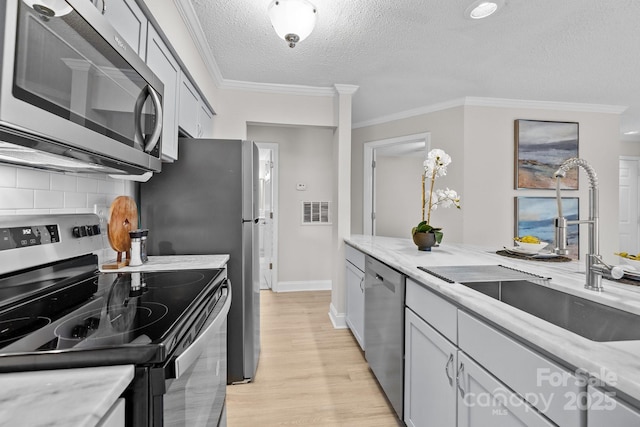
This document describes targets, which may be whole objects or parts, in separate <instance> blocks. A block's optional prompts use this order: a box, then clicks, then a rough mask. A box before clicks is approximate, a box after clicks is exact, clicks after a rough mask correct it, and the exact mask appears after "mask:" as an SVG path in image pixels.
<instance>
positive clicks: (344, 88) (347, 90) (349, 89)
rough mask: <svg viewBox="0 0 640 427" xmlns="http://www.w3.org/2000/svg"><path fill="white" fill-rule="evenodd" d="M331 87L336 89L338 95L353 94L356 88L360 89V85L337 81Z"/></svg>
mask: <svg viewBox="0 0 640 427" xmlns="http://www.w3.org/2000/svg"><path fill="white" fill-rule="evenodd" d="M333 87H334V88H335V89H336V92H338V94H340V95H353V94H354V93H356V91H357V90H358V89H360V86H356V85H345V84H339V83H336V84H334V85H333Z"/></svg>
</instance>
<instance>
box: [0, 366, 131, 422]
mask: <svg viewBox="0 0 640 427" xmlns="http://www.w3.org/2000/svg"><path fill="white" fill-rule="evenodd" d="M131 380H133V365H123V366H106V367H99V368H81V369H56V370H51V371H33V372H16V373H6V374H2V375H0V401H1V402H2V405H1V406H0V425H3V426H30V427H37V426H50V427H55V426H61V427H62V426H64V427H67V426H76V427H83V426H95V425H96V424H97V423H98V421H100V419H101V418H102V417H104V416H105V415H106V413H107V411H108V410H109V409H110V408H111V406H112V405H113V403H114V402H115V401H116V399H118V397H120V395H121V394H122V392H123V391H124V390H125V389H126V388H127V386H128V385H129V383H130V382H131Z"/></svg>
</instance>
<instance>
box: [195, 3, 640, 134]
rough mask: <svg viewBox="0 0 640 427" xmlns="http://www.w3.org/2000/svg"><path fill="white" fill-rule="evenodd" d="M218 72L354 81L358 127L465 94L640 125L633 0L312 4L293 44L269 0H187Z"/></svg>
mask: <svg viewBox="0 0 640 427" xmlns="http://www.w3.org/2000/svg"><path fill="white" fill-rule="evenodd" d="M191 1H192V4H193V7H194V10H195V11H196V13H197V15H198V17H199V19H200V21H201V26H202V28H203V30H204V32H205V37H206V39H207V41H208V43H209V46H210V48H211V52H212V54H213V57H214V58H215V60H216V62H217V65H218V67H219V69H220V73H221V75H222V77H223V78H224V79H225V80H236V81H247V82H257V83H269V84H288V85H305V86H319V87H331V86H333V84H335V83H341V84H353V85H357V86H359V87H360V89H359V90H358V92H356V94H355V95H354V98H353V121H354V122H355V123H362V122H367V121H371V120H375V119H378V118H381V117H385V116H388V115H392V114H396V113H401V112H404V111H407V110H412V109H416V108H422V107H428V106H430V105H434V104H439V103H442V102H447V101H451V100H454V99H459V98H463V97H491V98H507V99H521V100H536V101H554V102H569V103H586V104H605V105H619V106H627V107H629V108H628V109H627V110H626V111H625V113H623V115H622V124H621V132H625V131H628V130H640V25H639V23H640V1H639V0H561V1H558V0H535V1H532V0H506V1H505V5H504V7H503V8H502V9H500V10H499V11H498V12H497V13H496V14H495V15H493V16H491V17H489V18H487V19H484V20H477V21H476V20H471V19H468V18H465V16H464V10H465V9H466V8H467V7H468V6H469V4H470V3H471V2H472V0H400V1H397V0H396V1H390V0H367V1H362V0H360V1H356V0H341V1H338V0H312V2H313V3H314V4H315V6H316V7H317V10H318V22H317V25H316V28H315V30H314V31H313V33H312V34H311V35H310V36H309V38H308V39H306V40H304V41H302V42H300V43H299V44H298V45H297V46H296V47H295V48H293V49H291V48H289V47H288V46H287V44H286V43H285V42H284V41H283V40H281V39H279V38H278V37H277V35H276V34H275V32H274V30H273V29H272V28H271V23H270V22H269V18H268V16H267V6H268V5H269V3H270V0H233V1H229V0H225V1H222V0H191Z"/></svg>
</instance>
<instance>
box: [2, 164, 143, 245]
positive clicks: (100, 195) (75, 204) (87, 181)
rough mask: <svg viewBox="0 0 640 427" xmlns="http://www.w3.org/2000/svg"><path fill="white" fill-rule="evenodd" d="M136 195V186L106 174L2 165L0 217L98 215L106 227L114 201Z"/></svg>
mask: <svg viewBox="0 0 640 427" xmlns="http://www.w3.org/2000/svg"><path fill="white" fill-rule="evenodd" d="M134 194H135V183H133V182H129V181H123V180H116V179H112V178H109V177H108V176H107V175H87V174H63V173H57V172H46V171H40V170H37V169H24V168H16V167H14V166H11V165H4V164H3V165H0V215H24V214H57V213H96V214H98V215H99V216H100V218H101V222H104V223H105V224H106V220H107V216H108V215H109V207H110V206H111V202H112V201H113V199H115V198H116V197H117V196H120V195H129V196H133V195H134ZM107 246H108V244H107Z"/></svg>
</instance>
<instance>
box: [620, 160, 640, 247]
mask: <svg viewBox="0 0 640 427" xmlns="http://www.w3.org/2000/svg"><path fill="white" fill-rule="evenodd" d="M622 160H628V161H633V162H636V163H637V165H638V177H637V185H638V191H637V192H636V194H631V195H630V196H631V197H633V198H634V199H633V200H631V201H630V203H633V204H635V206H636V210H637V212H638V215H640V156H620V157H619V159H618V165H619V164H620V162H621V161H622ZM619 171H620V168H618V172H619ZM618 185H620V184H619V183H618ZM618 203H620V201H618ZM620 213H621V211H620V212H619V214H620ZM619 222H620V218H618V223H619ZM636 233H637V234H638V235H640V224H638V225H637V228H636ZM618 241H620V238H618ZM620 250H621V251H622V250H624V251H629V250H631V248H622V247H620ZM634 250H635V252H634V253H637V252H638V251H640V247H636V248H634Z"/></svg>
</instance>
